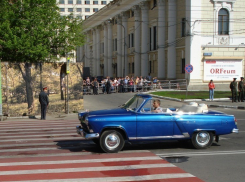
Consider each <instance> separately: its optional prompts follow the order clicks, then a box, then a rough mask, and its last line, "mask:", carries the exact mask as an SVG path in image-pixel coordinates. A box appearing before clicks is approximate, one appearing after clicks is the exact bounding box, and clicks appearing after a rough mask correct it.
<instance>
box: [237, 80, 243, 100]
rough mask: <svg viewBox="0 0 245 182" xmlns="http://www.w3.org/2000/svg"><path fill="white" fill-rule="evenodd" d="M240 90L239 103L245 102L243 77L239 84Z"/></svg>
mask: <svg viewBox="0 0 245 182" xmlns="http://www.w3.org/2000/svg"><path fill="white" fill-rule="evenodd" d="M238 90H239V99H238V100H239V102H244V78H243V77H241V81H240V82H239V83H238Z"/></svg>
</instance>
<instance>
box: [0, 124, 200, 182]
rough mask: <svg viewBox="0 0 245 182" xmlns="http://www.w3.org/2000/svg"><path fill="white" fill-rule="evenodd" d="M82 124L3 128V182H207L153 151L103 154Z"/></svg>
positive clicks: (0, 168) (0, 153) (0, 146)
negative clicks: (83, 134) (81, 128)
mask: <svg viewBox="0 0 245 182" xmlns="http://www.w3.org/2000/svg"><path fill="white" fill-rule="evenodd" d="M77 123H78V121H75V120H74V121H69V122H67V121H50V125H49V122H48V121H44V122H28V121H20V122H15V123H11V125H9V123H8V122H6V121H5V122H1V123H0V181H1V182H2V181H3V182H4V181H12V182H14V181H15V182H19V181H25V182H56V181H57V182H80V181H83V182H93V181H106V182H116V181H145V180H157V181H162V180H166V179H173V180H174V181H175V180H178V182H181V180H183V181H195V182H201V181H202V180H200V179H198V178H197V177H195V176H193V175H191V174H189V173H187V172H185V171H183V170H182V169H180V168H178V167H176V166H175V165H173V164H171V163H169V162H167V161H165V160H163V159H161V158H160V157H159V156H157V155H155V154H153V153H151V152H149V151H147V150H133V151H130V150H125V151H122V152H120V153H117V154H105V153H102V152H101V149H100V148H99V147H98V146H97V145H95V144H94V143H93V142H92V141H87V140H84V139H82V138H81V137H80V136H78V135H77V134H76V130H75V126H76V125H77ZM20 127H21V128H23V129H21V128H20Z"/></svg>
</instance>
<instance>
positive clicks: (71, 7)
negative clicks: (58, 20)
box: [56, 0, 112, 20]
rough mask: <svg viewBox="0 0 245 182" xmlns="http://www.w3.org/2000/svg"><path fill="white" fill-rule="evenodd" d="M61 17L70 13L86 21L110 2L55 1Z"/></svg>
mask: <svg viewBox="0 0 245 182" xmlns="http://www.w3.org/2000/svg"><path fill="white" fill-rule="evenodd" d="M56 1H57V4H58V6H59V8H60V14H61V15H62V16H69V15H70V14H71V13H72V14H73V15H74V16H75V17H78V18H81V19H83V20H84V19H86V18H88V17H89V16H91V15H92V14H94V13H95V12H97V11H99V10H100V9H101V8H103V7H104V6H105V5H107V4H108V3H110V2H111V1H112V0H56Z"/></svg>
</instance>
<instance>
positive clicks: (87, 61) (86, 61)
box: [84, 33, 90, 67]
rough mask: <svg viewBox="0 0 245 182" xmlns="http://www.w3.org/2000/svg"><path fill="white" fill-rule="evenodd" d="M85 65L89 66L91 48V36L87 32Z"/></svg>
mask: <svg viewBox="0 0 245 182" xmlns="http://www.w3.org/2000/svg"><path fill="white" fill-rule="evenodd" d="M85 45H86V46H85V64H84V65H85V67H89V62H90V48H89V37H88V33H87V34H86V44H85Z"/></svg>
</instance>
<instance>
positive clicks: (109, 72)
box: [107, 22, 113, 77]
mask: <svg viewBox="0 0 245 182" xmlns="http://www.w3.org/2000/svg"><path fill="white" fill-rule="evenodd" d="M107 28H108V32H107V33H108V34H107V41H108V54H107V56H108V72H107V75H108V76H109V77H112V76H113V74H112V73H113V72H112V52H113V47H112V45H113V36H112V23H111V22H108V23H107Z"/></svg>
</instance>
